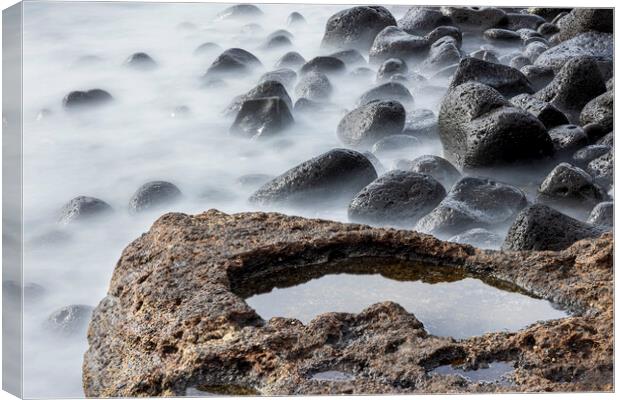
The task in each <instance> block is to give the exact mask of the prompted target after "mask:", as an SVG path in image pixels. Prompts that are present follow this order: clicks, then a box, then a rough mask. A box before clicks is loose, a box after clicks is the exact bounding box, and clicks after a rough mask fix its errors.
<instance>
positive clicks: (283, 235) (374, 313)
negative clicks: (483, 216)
mask: <svg viewBox="0 0 620 400" xmlns="http://www.w3.org/2000/svg"><path fill="white" fill-rule="evenodd" d="M250 238H251V240H250ZM354 255H355V256H358V257H377V256H382V257H397V258H401V259H405V260H412V261H423V262H426V263H431V264H435V265H440V266H442V267H443V268H446V270H448V271H449V270H451V269H460V270H463V269H465V271H467V272H468V273H471V274H474V275H479V274H482V276H486V277H488V278H489V279H501V280H503V281H507V282H513V283H518V284H520V285H522V286H521V287H522V288H523V289H526V290H528V291H530V292H532V293H535V294H537V295H539V296H541V297H543V298H546V299H550V300H553V301H555V302H557V303H559V304H561V305H563V306H565V307H569V308H570V309H571V310H574V311H575V312H576V314H575V315H574V316H571V317H567V318H563V319H560V320H554V321H547V322H542V323H536V324H533V325H531V326H529V327H527V328H525V329H523V330H521V331H519V332H516V333H506V332H497V333H489V334H486V335H483V336H480V337H472V338H469V339H464V340H454V339H452V338H442V337H436V336H432V335H429V334H427V333H426V332H425V331H424V330H423V326H422V324H421V323H420V322H419V321H418V320H417V319H416V318H415V316H414V315H412V314H409V313H407V312H406V311H405V310H404V309H403V308H402V307H400V306H399V305H397V304H395V303H392V302H385V303H379V304H375V305H373V306H370V307H368V308H367V309H365V310H364V311H362V312H361V313H359V314H344V313H327V314H323V315H320V316H318V317H317V318H315V319H314V320H313V321H312V322H310V323H309V324H307V325H303V324H301V323H300V322H299V321H297V320H293V319H286V318H274V319H271V320H270V321H264V320H262V319H261V318H260V317H259V316H258V315H257V314H256V313H255V311H254V310H252V309H251V308H250V307H249V306H248V305H247V304H246V303H245V302H244V301H243V299H242V296H240V295H237V294H236V293H242V292H247V291H252V290H256V289H257V288H256V287H254V286H253V285H260V282H267V281H265V279H264V278H258V279H257V277H260V276H268V275H269V274H272V275H273V274H277V275H278V276H283V277H285V276H288V274H294V273H295V272H294V271H295V270H299V267H304V266H306V268H307V267H309V265H312V264H315V263H322V262H324V261H325V260H329V259H333V258H334V257H336V258H340V257H347V256H354ZM612 259H613V239H612V238H611V236H610V235H606V236H603V237H602V238H600V239H597V240H584V241H581V242H578V243H576V244H574V245H573V246H572V247H570V248H569V249H567V250H565V251H562V252H540V253H539V252H534V253H530V252H507V253H503V252H488V251H479V250H475V249H474V248H472V247H469V246H465V245H459V244H454V243H445V242H441V241H439V240H436V239H434V238H432V237H429V236H425V235H421V234H418V233H415V232H411V231H395V230H385V229H373V228H370V227H367V226H361V225H347V224H341V223H336V222H329V221H321V220H307V219H303V218H298V217H286V216H283V215H279V214H265V213H244V214H236V215H226V214H223V213H220V212H218V211H215V210H212V211H209V212H207V213H204V214H201V215H197V216H193V217H192V216H188V215H184V214H167V215H164V216H162V217H161V218H160V219H159V220H158V221H156V223H155V224H154V225H153V227H152V228H151V229H150V230H149V232H147V233H146V234H144V235H142V236H141V237H140V238H138V239H137V240H136V241H134V242H133V243H132V244H130V245H129V246H128V247H127V248H126V249H125V251H124V252H123V254H122V256H121V259H120V260H119V262H118V264H117V266H116V268H115V271H114V274H113V276H112V279H111V282H110V286H109V290H108V293H107V296H106V297H105V298H104V299H103V300H102V301H101V303H100V304H99V305H98V307H97V308H96V309H95V311H94V314H93V318H92V320H91V323H90V327H89V333H88V340H89V349H88V351H87V352H86V354H85V357H84V364H83V383H84V390H85V394H86V395H87V396H98V397H107V396H123V397H130V396H161V395H164V396H181V395H184V394H186V392H187V389H188V388H191V387H196V386H198V385H227V384H231V383H234V384H235V385H238V386H242V387H244V388H245V389H246V390H251V391H252V392H253V393H260V394H263V395H278V394H344V393H349V394H351V393H353V394H361V393H367V394H368V393H439V392H441V393H445V392H489V391H493V392H496V391H510V392H515V391H516V392H522V391H528V392H530V391H534V392H538V391H541V392H542V391H565V392H566V391H608V390H612V388H613V362H614V361H613V341H611V340H610V338H611V337H612V335H613V323H612V321H613V308H612V304H613V303H612V302H613V278H612V276H613V275H612ZM263 289H267V290H268V289H269V287H265V288H263ZM551 357H552V358H553V361H551ZM457 359H461V360H462V359H465V360H466V365H467V366H470V367H473V368H476V367H478V366H480V365H482V364H484V363H488V362H493V361H507V362H510V363H512V364H513V365H514V367H515V372H514V384H512V385H510V386H508V387H505V386H500V385H496V384H479V383H478V384H476V383H472V382H468V381H465V380H463V379H456V378H455V377H448V376H438V375H431V374H429V373H428V371H429V370H431V369H433V368H434V367H436V366H439V365H448V364H450V363H451V362H453V361H456V360H457ZM331 367H338V368H339V369H342V370H344V371H351V372H352V373H354V376H355V378H354V380H353V381H342V382H328V383H325V382H318V383H317V382H316V381H314V380H312V379H311V378H310V377H311V376H312V374H313V373H314V372H316V371H317V370H318V371H320V370H323V369H322V368H331Z"/></svg>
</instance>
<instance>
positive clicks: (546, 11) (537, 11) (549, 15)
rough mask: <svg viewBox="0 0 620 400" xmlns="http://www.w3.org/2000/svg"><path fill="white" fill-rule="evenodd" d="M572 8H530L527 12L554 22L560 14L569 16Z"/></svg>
mask: <svg viewBox="0 0 620 400" xmlns="http://www.w3.org/2000/svg"><path fill="white" fill-rule="evenodd" d="M571 10H572V8H560V7H529V8H528V9H527V12H528V13H529V14H534V15H538V16H541V17H543V18H544V19H546V20H547V21H551V20H553V19H554V18H555V17H557V16H558V15H559V14H568V13H569V12H570V11H571Z"/></svg>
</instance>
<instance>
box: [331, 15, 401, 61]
mask: <svg viewBox="0 0 620 400" xmlns="http://www.w3.org/2000/svg"><path fill="white" fill-rule="evenodd" d="M395 25H396V20H395V19H394V17H393V16H392V14H391V13H390V12H389V11H388V10H387V9H386V8H385V7H381V6H360V7H353V8H349V9H346V10H343V11H340V12H338V13H336V14H334V15H332V16H331V17H330V18H329V20H328V21H327V24H326V26H325V34H324V35H323V41H322V42H321V46H323V47H330V48H338V49H342V50H347V49H356V50H360V51H367V50H368V49H369V48H370V45H371V44H372V42H373V40H374V39H375V36H377V34H378V33H379V32H381V30H382V29H383V28H385V27H386V26H395Z"/></svg>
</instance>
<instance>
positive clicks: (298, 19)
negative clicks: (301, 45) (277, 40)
mask: <svg viewBox="0 0 620 400" xmlns="http://www.w3.org/2000/svg"><path fill="white" fill-rule="evenodd" d="M286 24H287V25H288V26H298V25H305V24H306V18H304V16H303V15H301V14H300V13H298V12H297V11H293V12H292V13H290V14H289V16H288V18H287V19H286Z"/></svg>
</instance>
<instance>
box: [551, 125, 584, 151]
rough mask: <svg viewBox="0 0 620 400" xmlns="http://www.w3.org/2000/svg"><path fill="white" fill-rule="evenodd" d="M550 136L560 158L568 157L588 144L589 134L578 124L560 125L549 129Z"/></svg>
mask: <svg viewBox="0 0 620 400" xmlns="http://www.w3.org/2000/svg"><path fill="white" fill-rule="evenodd" d="M549 137H550V138H551V141H552V142H553V147H554V148H555V154H556V156H558V157H559V158H568V157H570V156H571V155H572V154H573V153H574V152H575V151H577V150H579V149H580V148H582V147H584V146H587V145H588V136H587V135H586V134H585V132H584V131H583V129H581V128H580V127H579V126H577V125H572V124H568V125H558V126H556V127H554V128H551V129H549Z"/></svg>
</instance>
